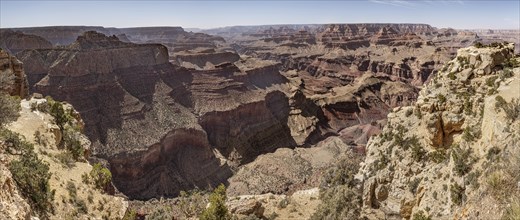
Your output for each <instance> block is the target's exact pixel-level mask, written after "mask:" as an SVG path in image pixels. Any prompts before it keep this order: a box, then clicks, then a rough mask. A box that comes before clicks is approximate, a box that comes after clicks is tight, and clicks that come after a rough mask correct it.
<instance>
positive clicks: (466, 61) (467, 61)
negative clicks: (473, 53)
mask: <svg viewBox="0 0 520 220" xmlns="http://www.w3.org/2000/svg"><path fill="white" fill-rule="evenodd" d="M457 61H459V63H460V64H462V65H464V64H468V63H469V59H468V58H467V57H462V56H458V57H457Z"/></svg>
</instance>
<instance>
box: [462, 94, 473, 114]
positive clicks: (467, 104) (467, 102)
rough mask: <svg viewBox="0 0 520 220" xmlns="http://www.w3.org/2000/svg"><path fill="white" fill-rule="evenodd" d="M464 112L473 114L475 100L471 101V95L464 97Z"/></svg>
mask: <svg viewBox="0 0 520 220" xmlns="http://www.w3.org/2000/svg"><path fill="white" fill-rule="evenodd" d="M464 114H466V115H471V114H473V102H471V99H470V98H469V96H466V97H465V98H464Z"/></svg>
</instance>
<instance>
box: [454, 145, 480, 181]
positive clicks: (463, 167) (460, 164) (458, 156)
mask: <svg viewBox="0 0 520 220" xmlns="http://www.w3.org/2000/svg"><path fill="white" fill-rule="evenodd" d="M451 156H452V158H453V163H454V167H453V171H454V172H455V173H457V174H458V175H459V176H464V175H465V174H467V173H469V171H471V166H472V165H473V163H474V161H475V160H474V158H473V157H472V156H471V149H469V148H468V149H465V150H463V149H461V148H460V147H459V146H458V145H457V146H454V147H453V150H452V151H451Z"/></svg>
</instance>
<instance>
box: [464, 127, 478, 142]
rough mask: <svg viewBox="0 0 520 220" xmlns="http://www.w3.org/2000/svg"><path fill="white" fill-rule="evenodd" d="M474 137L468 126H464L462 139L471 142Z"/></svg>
mask: <svg viewBox="0 0 520 220" xmlns="http://www.w3.org/2000/svg"><path fill="white" fill-rule="evenodd" d="M475 138H476V137H475V135H474V134H473V132H472V131H471V129H470V128H469V127H466V128H464V131H463V132H462V139H464V140H465V141H467V142H472V141H474V140H475Z"/></svg>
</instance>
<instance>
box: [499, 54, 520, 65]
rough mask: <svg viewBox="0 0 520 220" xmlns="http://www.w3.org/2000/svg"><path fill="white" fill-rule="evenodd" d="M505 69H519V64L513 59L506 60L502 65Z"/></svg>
mask: <svg viewBox="0 0 520 220" xmlns="http://www.w3.org/2000/svg"><path fill="white" fill-rule="evenodd" d="M502 65H503V66H504V67H505V68H517V67H520V62H518V59H516V58H515V57H512V58H509V59H507V60H506V61H505V62H504V63H503V64H502Z"/></svg>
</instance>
